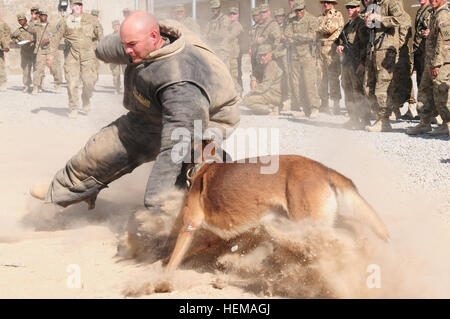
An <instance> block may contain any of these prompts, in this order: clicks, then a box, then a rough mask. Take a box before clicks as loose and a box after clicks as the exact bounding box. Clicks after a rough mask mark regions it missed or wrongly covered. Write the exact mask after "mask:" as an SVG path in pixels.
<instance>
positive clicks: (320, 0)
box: [319, 0, 338, 4]
mask: <svg viewBox="0 0 450 319" xmlns="http://www.w3.org/2000/svg"><path fill="white" fill-rule="evenodd" d="M319 2H320V3H322V2H333V3H336V4H337V3H338V2H337V0H319Z"/></svg>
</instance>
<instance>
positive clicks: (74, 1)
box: [70, 0, 83, 5]
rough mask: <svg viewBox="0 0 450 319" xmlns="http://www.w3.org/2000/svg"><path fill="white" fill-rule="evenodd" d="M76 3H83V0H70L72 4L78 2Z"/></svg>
mask: <svg viewBox="0 0 450 319" xmlns="http://www.w3.org/2000/svg"><path fill="white" fill-rule="evenodd" d="M76 3H78V4H83V0H70V4H71V5H72V4H76Z"/></svg>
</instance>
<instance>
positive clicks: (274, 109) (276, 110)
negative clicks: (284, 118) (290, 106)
mask: <svg viewBox="0 0 450 319" xmlns="http://www.w3.org/2000/svg"><path fill="white" fill-rule="evenodd" d="M269 115H275V116H278V115H280V108H279V107H278V106H274V107H273V108H272V112H270V113H269Z"/></svg>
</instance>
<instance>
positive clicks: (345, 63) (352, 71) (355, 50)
mask: <svg viewBox="0 0 450 319" xmlns="http://www.w3.org/2000/svg"><path fill="white" fill-rule="evenodd" d="M359 3H360V2H359V1H355V0H350V1H349V2H347V3H346V6H347V5H351V6H356V5H359ZM367 38H368V36H367V28H366V27H365V25H364V20H363V19H362V18H361V17H357V18H356V19H355V20H349V22H347V24H346V25H345V26H344V29H343V30H342V33H341V35H340V36H339V39H338V40H337V44H338V45H342V46H344V52H343V54H342V56H341V65H342V78H341V82H342V88H343V89H344V93H345V106H346V107H347V111H348V115H349V117H350V121H349V124H351V125H352V128H364V126H365V125H366V124H368V123H369V118H370V110H369V106H368V104H367V101H366V99H365V96H364V89H363V82H362V79H361V75H359V74H356V69H357V68H358V66H359V65H364V64H365V59H366V54H367V52H366V50H367Z"/></svg>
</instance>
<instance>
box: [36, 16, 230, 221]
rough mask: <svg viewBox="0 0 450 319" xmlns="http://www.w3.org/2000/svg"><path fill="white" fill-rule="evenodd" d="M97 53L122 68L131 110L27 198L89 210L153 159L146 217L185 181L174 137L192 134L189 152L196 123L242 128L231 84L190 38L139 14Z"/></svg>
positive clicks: (221, 129) (217, 61)
mask: <svg viewBox="0 0 450 319" xmlns="http://www.w3.org/2000/svg"><path fill="white" fill-rule="evenodd" d="M96 55H97V57H98V58H99V59H100V60H102V61H104V62H106V63H115V64H127V68H126V70H125V83H124V88H125V92H124V100H123V105H124V107H125V108H126V109H128V111H129V112H128V113H127V114H126V115H124V116H122V117H120V118H118V119H117V120H116V121H114V122H113V123H111V124H110V125H108V126H107V127H105V128H103V129H102V130H101V131H100V132H98V133H97V134H96V135H94V136H93V137H92V138H91V139H90V140H89V141H88V143H87V144H86V146H85V147H84V148H83V149H82V150H80V151H79V152H78V154H77V155H75V156H74V157H73V158H72V159H71V160H70V161H69V162H68V163H67V165H66V167H65V168H64V169H62V170H60V171H59V172H58V173H57V174H56V176H55V178H54V179H53V182H52V183H51V185H50V187H49V188H48V191H47V188H46V187H44V186H43V184H42V185H37V186H35V187H34V188H33V189H32V195H33V196H35V197H37V198H40V199H45V201H46V202H47V203H52V204H56V205H58V206H62V207H67V206H69V205H71V204H74V203H78V202H82V201H86V202H88V204H89V206H90V208H93V207H94V203H95V200H96V197H97V194H98V193H99V192H100V190H102V189H103V188H106V187H108V185H109V184H110V183H111V182H112V181H114V180H116V179H118V178H119V177H121V176H122V175H124V174H127V173H130V172H132V171H133V170H134V169H135V168H136V167H137V166H139V165H141V164H143V163H145V162H150V161H155V163H154V166H153V169H152V172H151V174H150V177H149V180H148V184H147V190H146V193H145V199H144V204H145V206H146V207H147V208H148V209H149V210H150V211H151V212H163V211H164V210H163V205H162V204H163V203H162V202H161V197H162V195H164V194H165V193H167V192H168V191H170V190H172V189H174V188H176V187H184V184H185V183H184V181H185V177H186V172H185V171H184V170H185V168H186V166H185V165H183V161H185V160H183V159H180V158H175V157H173V156H172V155H178V153H179V151H180V134H179V133H180V132H183V133H185V134H187V133H189V134H190V137H191V138H190V139H189V140H188V141H186V140H184V142H185V144H186V143H187V144H188V145H189V149H190V145H191V139H192V138H193V136H194V121H200V123H202V131H205V129H207V128H215V129H218V131H217V132H218V133H219V132H220V133H225V131H227V132H226V133H231V131H232V130H233V129H234V128H235V127H236V126H237V124H238V123H239V111H238V101H239V98H238V95H237V93H236V91H235V89H234V83H233V79H232V78H231V75H230V73H229V71H228V69H227V68H226V66H225V64H224V63H223V62H222V61H221V60H220V59H219V58H218V57H217V56H216V55H215V54H214V53H212V51H211V50H209V49H208V48H207V47H206V46H205V45H204V44H203V43H202V42H201V41H200V40H199V39H198V38H196V37H195V36H194V35H192V33H189V34H186V35H185V34H184V33H183V31H181V30H179V29H176V28H175V27H173V26H170V25H159V24H158V22H157V20H156V19H155V18H154V17H153V16H152V15H151V14H149V13H147V12H144V11H137V12H134V13H132V14H131V15H130V16H129V17H128V18H127V19H126V20H125V21H124V22H123V23H122V25H121V28H120V36H119V35H118V34H116V35H110V36H107V37H105V38H104V39H103V40H101V41H100V43H99V45H98V46H97V50H96ZM198 124H199V122H196V125H198ZM197 127H198V126H197ZM172 135H174V136H175V140H174V138H173V137H172ZM184 136H185V135H183V137H184ZM225 138H226V136H225ZM172 153H173V154H172ZM189 155H191V154H190V151H189ZM185 162H189V161H185ZM47 187H48V186H47Z"/></svg>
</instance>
